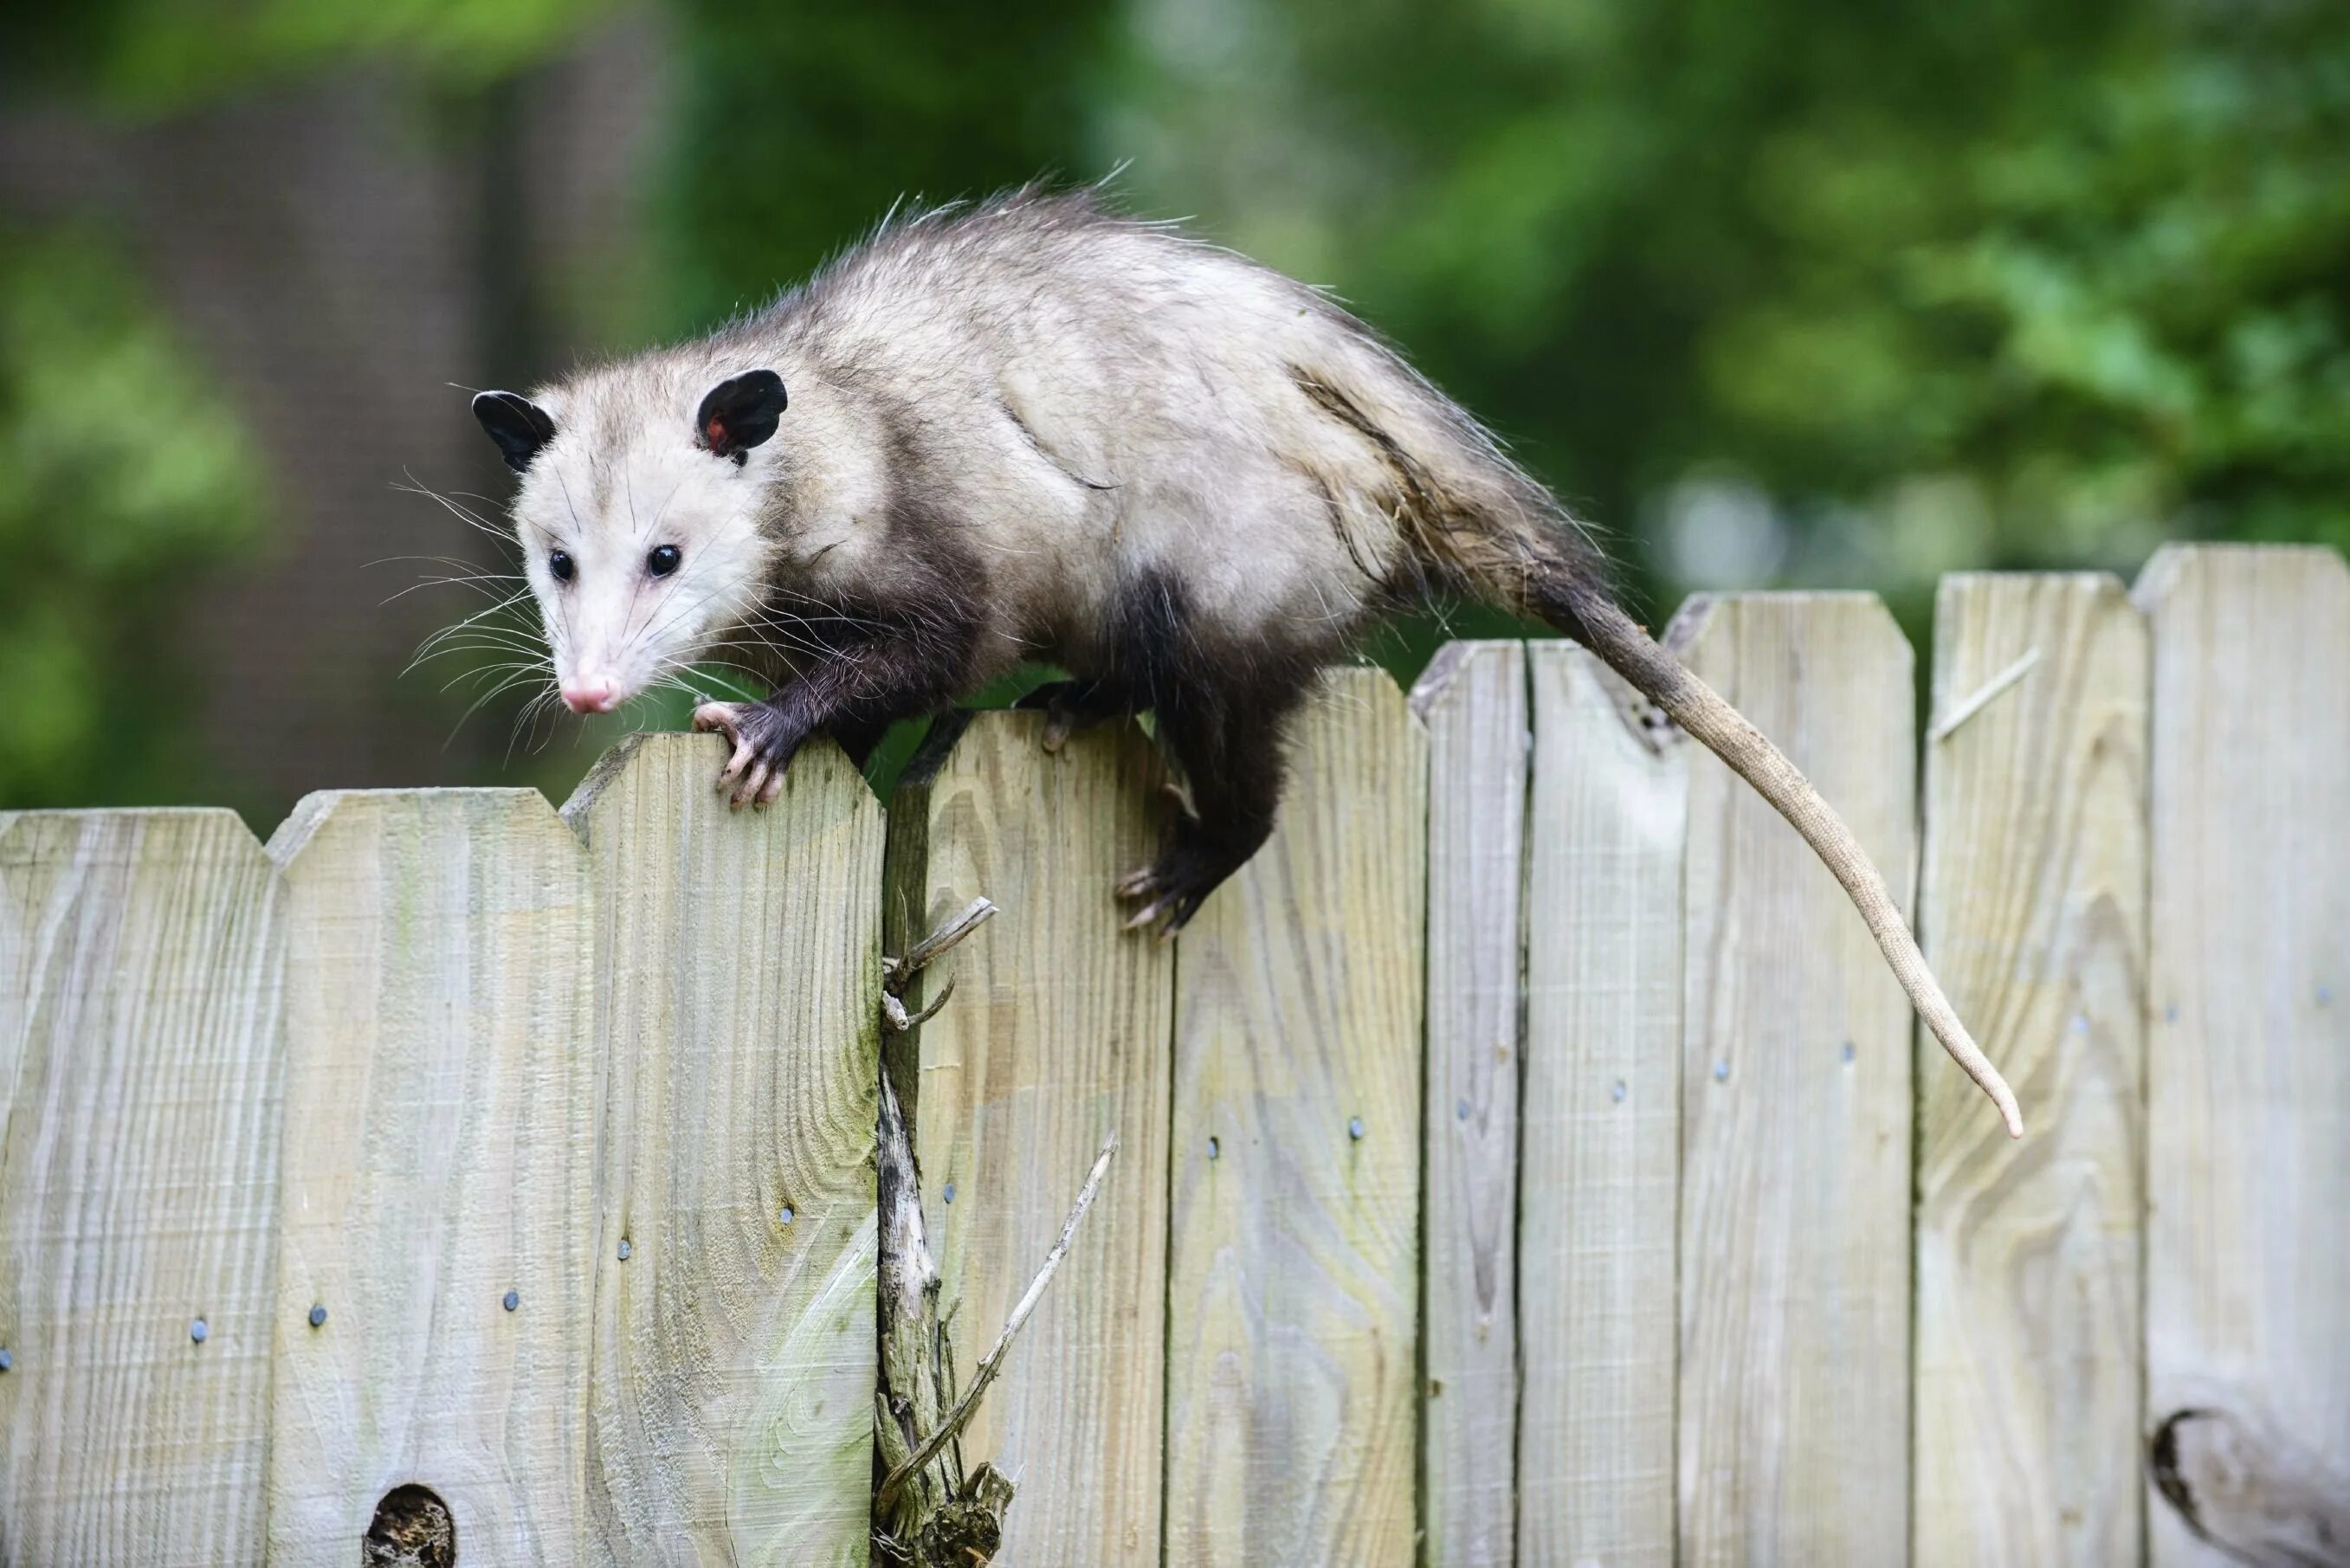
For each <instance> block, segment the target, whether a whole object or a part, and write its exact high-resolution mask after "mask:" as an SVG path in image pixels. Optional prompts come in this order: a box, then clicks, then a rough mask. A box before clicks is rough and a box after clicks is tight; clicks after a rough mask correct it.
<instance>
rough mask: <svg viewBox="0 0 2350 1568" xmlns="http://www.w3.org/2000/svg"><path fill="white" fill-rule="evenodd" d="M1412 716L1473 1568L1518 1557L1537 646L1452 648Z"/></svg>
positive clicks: (1435, 1429)
mask: <svg viewBox="0 0 2350 1568" xmlns="http://www.w3.org/2000/svg"><path fill="white" fill-rule="evenodd" d="M1411 706H1412V711H1413V712H1414V713H1416V714H1417V715H1419V719H1420V722H1422V723H1423V724H1425V725H1426V726H1427V729H1428V737H1429V762H1428V781H1429V782H1428V1069H1427V1077H1428V1088H1427V1096H1426V1102H1425V1106H1424V1108H1423V1112H1422V1115H1423V1117H1424V1123H1423V1125H1424V1126H1425V1127H1426V1129H1427V1140H1428V1150H1427V1160H1428V1168H1427V1174H1426V1177H1425V1181H1426V1184H1427V1190H1426V1194H1425V1197H1426V1203H1427V1217H1426V1224H1425V1226H1424V1234H1425V1238H1426V1248H1425V1251H1426V1259H1425V1268H1426V1281H1425V1285H1424V1287H1423V1292H1422V1308H1421V1310H1422V1314H1423V1316H1422V1330H1421V1338H1420V1358H1421V1364H1422V1371H1423V1374H1424V1378H1425V1380H1424V1381H1423V1383H1422V1385H1421V1387H1420V1409H1419V1418H1420V1454H1421V1476H1420V1514H1421V1528H1422V1530H1423V1532H1425V1535H1426V1544H1425V1547H1424V1549H1423V1560H1424V1561H1425V1562H1427V1563H1430V1564H1446V1565H1448V1568H1470V1565H1472V1564H1476V1565H1482V1564H1506V1563H1513V1562H1514V1561H1515V1560H1516V1555H1517V1547H1516V1516H1517V1505H1516V1489H1517V1421H1518V1322H1517V1276H1518V1250H1517V1223H1518V1073H1519V1055H1520V1039H1519V984H1520V968H1521V964H1522V961H1523V956H1524V920H1523V898H1522V894H1523V881H1524V877H1525V867H1524V864H1523V854H1524V847H1525V815H1526V751H1527V746H1528V743H1529V742H1530V740H1531V736H1530V734H1529V732H1528V730H1527V718H1526V655H1525V649H1524V648H1523V645H1521V644H1519V643H1515V642H1467V643H1462V642H1456V643H1453V644H1451V645H1450V646H1448V647H1447V648H1445V649H1442V650H1441V651H1440V652H1439V653H1438V654H1437V656H1436V659H1435V662H1434V663H1432V664H1430V666H1429V670H1428V673H1427V674H1426V675H1425V676H1423V677H1422V678H1421V680H1420V683H1419V686H1418V687H1416V688H1415V689H1414V690H1413V691H1412V696H1411Z"/></svg>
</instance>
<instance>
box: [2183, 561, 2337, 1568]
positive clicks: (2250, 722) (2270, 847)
mask: <svg viewBox="0 0 2350 1568" xmlns="http://www.w3.org/2000/svg"><path fill="white" fill-rule="evenodd" d="M2137 598H2138V602H2139V603H2140V604H2141V606H2143V607H2144V608H2145V609H2146V611H2147V617H2148V619H2149V624H2150V627H2151V630H2152V637H2153V650H2154V688H2153V690H2154V749H2153V785H2152V792H2151V798H2152V821H2153V830H2152V836H2151V848H2152V866H2153V876H2152V883H2151V895H2152V913H2151V917H2150V921H2149V929H2150V938H2149V952H2148V960H2147V974H2148V976H2149V981H2148V994H2147V1001H2148V1002H2149V1005H2150V1020H2149V1023H2148V1029H2147V1199H2148V1210H2147V1238H2146V1246H2147V1256H2146V1262H2147V1278H2146V1314H2147V1420H2148V1422H2149V1423H2151V1424H2157V1425H2159V1424H2163V1423H2167V1422H2168V1421H2169V1420H2170V1418H2171V1417H2174V1416H2175V1415H2177V1414H2178V1413H2179V1412H2181V1411H2186V1410H2199V1411H2212V1412H2224V1413H2225V1414H2226V1415H2227V1416H2228V1417H2230V1419H2231V1420H2232V1421H2233V1422H2234V1423H2236V1424H2238V1425H2239V1426H2241V1428H2244V1429H2246V1430H2252V1431H2259V1432H2262V1433H2266V1434H2269V1435H2270V1436H2269V1438H2268V1439H2267V1440H2265V1442H2264V1445H2263V1446H2264V1447H2265V1448H2267V1449H2272V1450H2281V1449H2288V1448H2290V1449H2298V1450H2301V1451H2303V1452H2304V1453H2306V1454H2307V1455H2308V1456H2309V1458H2310V1462H2311V1463H2312V1464H2313V1465H2314V1466H2315V1467H2316V1468H2317V1469H2320V1470H2325V1471H2331V1472H2332V1473H2334V1474H2336V1475H2339V1474H2343V1473H2350V1334H2345V1332H2344V1319H2343V1311H2344V1308H2343V1303H2345V1302H2350V1156H2345V1152H2344V1151H2345V1149H2350V679H2346V678H2345V672H2350V571H2345V569H2344V566H2343V562H2342V558H2341V557H2340V556H2337V555H2335V554H2334V552H2333V551H2331V550H2325V549H2302V548H2273V547H2272V548H2262V547H2257V546H2238V547H2224V546H2197V547H2192V548H2173V549H2168V550H2165V551H2163V552H2162V553H2161V554H2160V555H2159V556H2156V557H2155V559H2154V561H2153V562H2152V563H2150V564H2149V565H2148V566H2147V569H2146V572H2145V574H2144V575H2143V576H2141V577H2140V579H2139V582H2138V586H2137ZM2150 1539H2151V1545H2152V1553H2151V1556H2152V1560H2153V1561H2154V1562H2155V1563H2158V1564H2165V1565H2169V1564H2185V1563H2223V1562H2227V1561H2229V1560H2230V1559H2228V1558H2227V1557H2226V1556H2225V1555H2224V1554H2223V1553H2221V1552H2220V1550H2219V1549H2218V1548H2217V1547H2214V1546H2212V1545H2210V1544H2208V1543H2206V1542H2202V1541H2200V1540H2199V1539H2197V1538H2196V1537H2195V1535H2194V1534H2193V1533H2192V1532H2191V1531H2190V1530H2189V1528H2188V1526H2187V1524H2186V1523H2185V1521H2183V1520H2182V1519H2180V1518H2179V1517H2178V1514H2177V1513H2176V1512H2175V1511H2173V1510H2172V1509H2170V1508H2168V1506H2164V1505H2160V1504H2158V1505H2157V1506H2156V1507H2155V1509H2154V1511H2153V1522H2152V1524H2151V1527H2150Z"/></svg>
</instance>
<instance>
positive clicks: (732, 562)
mask: <svg viewBox="0 0 2350 1568" xmlns="http://www.w3.org/2000/svg"><path fill="white" fill-rule="evenodd" d="M786 402H787V399H786V397H785V390H784V382H783V378H782V377H780V376H778V375H777V374H776V373H775V371H773V370H764V369H762V370H747V371H744V372H743V373H742V374H740V375H735V376H730V377H728V378H726V379H723V380H722V381H719V382H718V383H717V384H716V385H714V386H712V385H709V384H708V383H706V382H702V383H696V384H688V383H686V382H684V381H683V380H681V379H675V378H671V377H667V376H661V375H636V376H629V377H625V378H613V377H611V376H608V375H607V376H605V377H601V378H591V379H583V380H581V381H579V382H576V383H574V384H572V385H570V386H568V387H567V388H564V389H557V390H555V391H551V392H546V393H542V394H540V399H539V400H537V401H533V400H530V399H527V398H525V397H523V396H521V395H520V394H518V393H515V392H484V393H482V394H480V395H479V396H478V397H476V398H475V399H474V400H473V416H474V418H476V419H478V420H479V421H481V422H482V428H483V429H484V431H488V432H489V437H490V439H491V440H492V441H495V442H496V443H497V447H498V451H499V452H501V453H502V454H504V458H505V460H506V466H507V467H509V468H511V469H513V470H514V471H515V472H516V473H518V474H520V475H521V476H522V483H521V486H520V488H519V489H518V490H517V491H516V493H515V503H514V519H515V537H516V539H517V541H518V542H519V543H520V545H521V546H522V555H523V568H524V571H525V574H526V576H527V577H528V580H529V583H530V590H531V593H532V594H533V595H534V596H535V597H536V598H537V600H538V606H539V612H540V616H541V618H542V620H543V622H544V624H545V626H546V643H547V651H548V654H549V656H550V657H551V659H552V660H553V663H554V667H555V678H556V685H557V686H558V687H559V688H560V690H561V691H562V694H563V701H564V702H565V704H566V705H567V706H568V707H569V708H570V709H571V711H573V712H575V713H604V712H609V711H612V710H613V709H614V708H617V707H619V705H620V704H621V703H623V702H625V701H628V700H629V699H630V698H631V697H634V696H637V695H638V694H639V693H640V692H642V691H646V690H647V689H648V688H650V687H651V686H653V685H654V684H655V683H657V682H658V681H660V680H661V679H662V678H663V677H664V676H669V675H673V674H676V673H678V672H679V671H681V670H683V669H684V668H685V666H686V665H688V664H689V663H691V661H692V660H693V659H695V658H696V657H697V656H698V655H700V654H701V653H702V650H703V649H706V648H708V647H709V646H710V644H711V643H712V641H713V640H714V639H720V638H723V636H725V635H726V633H727V631H728V630H729V628H733V627H735V626H738V625H740V624H741V623H742V622H743V620H745V619H746V618H751V617H753V616H754V615H755V614H756V613H757V607H758V603H759V599H760V596H761V590H762V584H763V583H764V579H765V576H766V568H767V565H768V561H769V556H770V555H771V553H772V551H773V548H774V546H773V545H772V544H771V543H770V541H769V540H768V539H767V538H766V537H765V536H764V534H763V532H762V529H761V525H760V524H761V517H762V515H763V514H764V510H765V497H766V493H767V489H768V485H769V483H770V482H771V480H772V478H773V475H772V473H771V472H769V468H770V464H769V463H768V462H764V461H762V460H763V459H764V458H766V457H767V456H768V455H769V454H767V453H763V452H760V451H759V450H758V449H759V448H761V447H763V446H764V445H765V444H766V443H767V441H768V440H769V438H771V437H772V436H774V435H775V430H776V426H777V423H778V422H779V421H780V420H781V418H782V416H783V413H784V410H785V405H786Z"/></svg>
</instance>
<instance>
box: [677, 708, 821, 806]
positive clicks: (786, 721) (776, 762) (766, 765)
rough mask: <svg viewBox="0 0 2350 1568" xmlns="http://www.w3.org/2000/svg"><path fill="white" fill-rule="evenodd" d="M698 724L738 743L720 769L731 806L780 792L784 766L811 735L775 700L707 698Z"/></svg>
mask: <svg viewBox="0 0 2350 1568" xmlns="http://www.w3.org/2000/svg"><path fill="white" fill-rule="evenodd" d="M693 727H694V728H695V729H697V730H714V731H716V732H719V733H720V734H722V735H724V736H725V737H726V738H727V740H729V741H731V742H733V746H734V750H733V754H732V755H730V756H728V758H727V759H726V765H725V766H724V767H723V768H721V769H720V770H719V772H718V787H719V788H720V789H721V790H725V791H727V792H728V799H727V803H726V804H727V805H728V806H729V807H740V806H742V805H745V804H748V805H754V806H756V805H766V804H767V803H768V802H769V801H772V800H774V799H775V796H776V795H778V794H781V793H782V792H783V787H784V769H785V768H786V767H787V766H789V765H790V763H791V760H792V758H793V756H794V755H795V753H797V752H798V751H799V749H800V744H801V742H804V741H806V739H807V731H806V729H805V728H804V727H803V726H801V725H799V724H797V723H795V722H793V721H792V720H791V719H790V718H788V717H787V716H785V714H783V713H780V712H778V711H776V709H775V704H774V703H772V702H704V703H703V704H702V706H701V707H699V708H696V709H695V710H694V711H693Z"/></svg>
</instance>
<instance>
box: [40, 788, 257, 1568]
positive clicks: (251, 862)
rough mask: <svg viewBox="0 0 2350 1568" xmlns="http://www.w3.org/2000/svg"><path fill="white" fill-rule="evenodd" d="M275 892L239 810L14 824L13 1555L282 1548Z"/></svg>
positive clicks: (89, 1558) (196, 1559) (236, 1556)
mask: <svg viewBox="0 0 2350 1568" xmlns="http://www.w3.org/2000/svg"><path fill="white" fill-rule="evenodd" d="M278 915H279V910H278V906H277V901H276V888H275V885H274V880H273V877H272V875H271V869H270V864H269V859H268V857H267V856H265V855H264V854H263V853H262V849H261V846H260V845H259V844H258V843H256V842H255V840H254V837H253V835H252V834H250V833H249V832H247V831H246V830H245V826H244V824H243V823H242V822H240V821H238V820H237V818H236V816H235V815H234V813H231V812H225V811H135V812H132V811H123V812H41V813H26V814H24V815H16V816H14V817H11V818H6V819H0V987H5V991H0V1349H5V1352H6V1365H5V1373H0V1563H23V1564H36V1563H108V1562H114V1563H134V1562H135V1563H154V1564H161V1565H174V1564H185V1565H187V1568H208V1565H210V1564H213V1563H240V1562H255V1561H257V1560H258V1559H259V1558H260V1555H261V1548H262V1533H263V1490H262V1483H263V1467H264V1464H265V1456H266V1454H267V1451H268V1445H269V1424H268V1417H269V1334H270V1318H269V1311H270V1299H271V1293H272V1291H273V1290H274V1288H275V1285H276V1280H275V1277H274V1276H275V1268H276V1264H275V1244H276V1209H277V1147H278V1120H279V1115H280V1112H281V1110H282V1108H283V1097H282V1091H281V1084H282V1074H281V1061H282V1056H281V1050H280V1041H279V1035H278V1031H277V1005H278V980H279V974H280V970H281V966H282V964H283V961H284V954H285V950H284V937H283V932H282V930H281V929H280V927H279V924H278ZM199 1324H201V1327H199Z"/></svg>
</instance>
